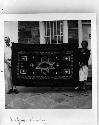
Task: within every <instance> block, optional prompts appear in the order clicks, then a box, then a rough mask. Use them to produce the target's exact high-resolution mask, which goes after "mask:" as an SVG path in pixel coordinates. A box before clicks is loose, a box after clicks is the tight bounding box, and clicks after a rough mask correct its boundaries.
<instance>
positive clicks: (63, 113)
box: [0, 13, 97, 125]
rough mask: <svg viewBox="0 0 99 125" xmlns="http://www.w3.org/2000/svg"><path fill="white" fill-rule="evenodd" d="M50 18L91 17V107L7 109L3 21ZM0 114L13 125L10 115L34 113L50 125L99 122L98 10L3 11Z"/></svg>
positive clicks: (0, 24)
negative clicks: (65, 11)
mask: <svg viewBox="0 0 99 125" xmlns="http://www.w3.org/2000/svg"><path fill="white" fill-rule="evenodd" d="M47 20H49V21H50V20H91V51H92V109H36V110H35V109H5V84H4V21H47ZM0 110H1V112H0V115H2V118H4V119H5V121H3V122H4V124H3V123H2V125H5V124H6V123H7V124H8V125H11V123H10V122H8V121H9V117H10V116H13V117H17V116H20V117H21V118H25V117H34V118H35V119H36V118H39V119H46V120H47V121H48V125H49V124H51V125H54V124H61V125H66V123H67V125H96V124H97V36H96V14H95V13H39V14H1V15H0Z"/></svg>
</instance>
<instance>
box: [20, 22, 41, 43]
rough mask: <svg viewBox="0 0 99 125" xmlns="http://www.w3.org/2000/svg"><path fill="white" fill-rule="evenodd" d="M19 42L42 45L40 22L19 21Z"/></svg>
mask: <svg viewBox="0 0 99 125" xmlns="http://www.w3.org/2000/svg"><path fill="white" fill-rule="evenodd" d="M18 42H19V43H31V44H35V43H36V44H40V33H39V21H19V22H18Z"/></svg>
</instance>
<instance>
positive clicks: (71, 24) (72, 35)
mask: <svg viewBox="0 0 99 125" xmlns="http://www.w3.org/2000/svg"><path fill="white" fill-rule="evenodd" d="M68 42H69V43H76V44H78V20H68Z"/></svg>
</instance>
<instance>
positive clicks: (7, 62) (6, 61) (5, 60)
mask: <svg viewBox="0 0 99 125" xmlns="http://www.w3.org/2000/svg"><path fill="white" fill-rule="evenodd" d="M4 62H5V63H6V64H7V65H8V66H9V67H11V64H10V63H9V61H8V60H7V59H5V58H4Z"/></svg>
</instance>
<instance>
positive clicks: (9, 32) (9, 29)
mask: <svg viewBox="0 0 99 125" xmlns="http://www.w3.org/2000/svg"><path fill="white" fill-rule="evenodd" d="M4 36H9V37H10V41H11V42H14V43H17V42H18V22H17V21H5V22H4Z"/></svg>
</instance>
